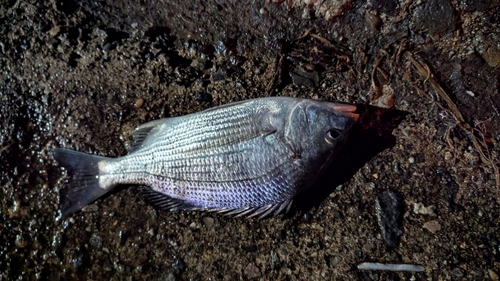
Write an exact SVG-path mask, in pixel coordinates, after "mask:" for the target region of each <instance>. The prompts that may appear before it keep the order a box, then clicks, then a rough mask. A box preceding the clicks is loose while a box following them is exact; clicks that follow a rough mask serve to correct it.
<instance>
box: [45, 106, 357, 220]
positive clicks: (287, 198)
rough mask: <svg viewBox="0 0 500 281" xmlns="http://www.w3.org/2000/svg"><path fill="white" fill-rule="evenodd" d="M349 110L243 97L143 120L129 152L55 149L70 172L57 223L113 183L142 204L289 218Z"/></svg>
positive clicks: (345, 129) (350, 121)
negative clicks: (129, 188)
mask: <svg viewBox="0 0 500 281" xmlns="http://www.w3.org/2000/svg"><path fill="white" fill-rule="evenodd" d="M355 111H356V106H355V105H349V104H341V103H332V102H326V101H317V100H311V99H303V98H292V97H268V98H257V99H250V100H244V101H239V102H234V103H229V104H225V105H221V106H216V107H213V108H209V109H207V110H204V111H200V112H196V113H192V114H188V115H184V116H179V117H171V118H164V119H159V120H154V121H150V122H148V123H145V124H143V125H141V126H139V127H137V128H136V129H135V130H134V132H133V135H132V144H131V148H130V150H129V153H128V154H127V155H125V156H122V157H117V158H110V157H104V156H98V155H93V154H86V153H82V152H78V151H74V150H70V149H64V148H54V149H53V150H52V155H53V158H54V159H55V160H56V161H57V162H58V163H59V165H60V166H62V167H63V168H64V169H65V170H66V172H67V175H68V176H69V177H70V179H68V181H67V182H68V183H69V184H68V186H67V187H66V188H63V189H62V190H61V191H60V199H59V205H60V213H61V216H62V217H67V216H70V215H72V214H74V213H76V212H78V211H80V210H81V209H82V208H83V207H85V206H86V205H88V204H90V203H93V202H94V201H95V200H97V199H98V198H99V197H101V196H103V195H105V194H107V193H109V192H110V191H111V190H112V189H113V188H114V187H115V186H117V185H138V186H140V187H141V188H139V191H140V193H141V195H142V196H143V197H144V198H145V199H146V201H147V202H148V203H150V204H151V205H153V206H154V207H156V208H159V209H166V210H172V211H173V210H200V211H212V212H219V213H223V214H226V215H232V216H234V217H248V218H251V217H255V218H258V219H260V218H264V217H266V216H268V215H271V214H272V215H274V216H275V215H277V214H279V213H282V212H283V211H284V210H286V212H288V210H289V208H290V206H291V203H292V201H293V198H294V196H296V195H297V194H299V193H300V192H303V191H304V190H307V188H308V187H310V186H311V185H312V184H313V183H314V181H315V180H316V179H317V177H318V176H319V175H320V174H321V173H322V172H323V171H324V170H325V167H327V166H328V164H330V163H331V161H332V160H333V158H334V156H335V155H336V154H337V153H338V151H339V150H340V148H341V147H342V146H343V144H344V143H345V141H346V139H347V137H348V134H349V131H350V129H351V128H352V126H353V125H354V124H355V123H356V121H357V119H358V117H359V115H358V114H357V113H355Z"/></svg>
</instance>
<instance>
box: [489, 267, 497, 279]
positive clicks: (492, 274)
mask: <svg viewBox="0 0 500 281" xmlns="http://www.w3.org/2000/svg"><path fill="white" fill-rule="evenodd" d="M488 275H489V276H490V279H491V280H493V281H498V274H497V273H496V272H495V271H493V270H491V269H488Z"/></svg>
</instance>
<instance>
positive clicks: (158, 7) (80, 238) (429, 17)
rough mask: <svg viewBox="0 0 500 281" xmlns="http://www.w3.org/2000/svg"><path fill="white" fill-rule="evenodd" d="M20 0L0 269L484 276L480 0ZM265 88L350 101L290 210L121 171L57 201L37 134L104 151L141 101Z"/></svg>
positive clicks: (10, 51) (218, 99) (4, 141)
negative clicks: (104, 183) (325, 163)
mask: <svg viewBox="0 0 500 281" xmlns="http://www.w3.org/2000/svg"><path fill="white" fill-rule="evenodd" d="M39 2H42V1H16V0H13V1H4V2H3V3H2V4H0V280H145V279H149V280H236V279H244V280H247V279H261V280H356V279H357V280H407V279H409V280H423V279H428V278H432V280H485V279H490V280H498V279H499V278H498V274H500V228H499V223H500V208H499V203H498V202H499V200H500V195H499V194H500V193H499V189H500V186H499V181H500V180H499V179H498V178H497V177H498V164H499V161H500V158H499V154H500V145H499V142H500V116H499V108H500V94H499V84H500V82H499V81H500V71H499V66H500V44H499V42H500V5H499V4H498V2H497V1H493V0H482V1H472V0H426V1H411V0H407V1H404V0H399V1H398V0H374V1H368V2H365V1H343V0H324V1H321V0H320V1H290V0H288V1H283V2H282V1H265V0H259V1H196V0H188V1H166V0H157V1H152V0H146V1H130V2H129V1H126V0H125V1H114V0H108V1H81V2H80V1H72V0H63V1H49V2H46V3H39ZM138 2H140V3H138ZM268 2H271V3H268ZM279 2H281V3H279ZM305 2H307V3H310V5H307V4H305ZM273 95H277V96H296V97H307V98H315V99H324V100H329V101H338V102H346V103H354V104H358V105H359V108H360V112H362V113H363V117H362V119H361V120H360V122H359V124H358V126H357V127H356V129H355V132H353V134H352V136H351V139H350V141H349V143H348V145H347V146H346V147H345V149H344V150H343V152H342V153H341V154H340V155H339V157H338V158H337V159H336V161H335V162H334V163H333V164H332V166H331V167H330V169H329V170H328V172H327V173H326V174H325V175H324V176H323V177H322V178H321V179H320V180H319V181H318V183H317V184H316V185H315V186H314V187H313V188H312V189H311V190H309V191H307V192H306V193H304V194H303V195H301V196H300V198H299V199H298V200H297V201H296V203H295V205H294V207H293V208H292V211H291V213H289V214H287V215H281V216H279V217H276V218H269V219H265V220H261V221H255V220H245V219H233V218H227V217H222V216H218V215H215V214H211V213H200V212H167V211H159V210H154V209H153V208H152V207H151V206H149V205H148V204H146V203H145V202H144V201H143V200H142V199H141V198H140V197H139V196H137V195H136V193H137V188H136V187H123V188H120V189H117V191H116V192H114V193H113V194H111V195H109V196H107V197H105V198H103V199H100V200H98V201H97V202H95V203H94V204H92V205H90V206H88V207H87V208H85V210H84V211H83V212H80V213H77V214H75V215H73V216H71V217H70V218H66V219H62V220H61V219H57V218H58V197H59V190H60V189H62V188H64V186H65V180H64V173H63V172H62V171H61V169H60V168H59V167H58V166H57V164H56V163H55V162H54V160H53V159H52V158H51V157H50V149H51V148H53V147H65V148H71V149H76V150H79V151H83V152H88V153H95V154H99V155H106V156H112V157H117V156H120V155H124V154H126V153H127V149H128V148H129V147H130V142H131V132H132V130H133V129H134V128H135V127H136V126H138V125H140V124H142V123H145V122H147V121H150V120H154V119H158V118H163V117H170V116H179V115H184V114H188V113H191V112H196V111H199V110H203V109H206V108H209V107H212V106H215V105H220V104H224V103H228V102H232V101H239V100H244V99H248V98H257V97H264V96H273ZM495 165H497V166H495ZM495 167H496V170H495ZM367 261H368V262H382V263H408V264H415V265H421V266H423V267H424V268H425V271H424V272H419V273H411V272H387V271H365V270H359V269H357V266H358V265H359V264H360V263H362V262H367Z"/></svg>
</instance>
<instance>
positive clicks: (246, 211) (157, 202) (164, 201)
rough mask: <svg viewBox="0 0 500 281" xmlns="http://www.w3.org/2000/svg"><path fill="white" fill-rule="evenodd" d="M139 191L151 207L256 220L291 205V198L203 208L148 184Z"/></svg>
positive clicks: (280, 211) (279, 211)
mask: <svg viewBox="0 0 500 281" xmlns="http://www.w3.org/2000/svg"><path fill="white" fill-rule="evenodd" d="M139 193H140V194H141V195H142V196H143V197H144V200H146V202H148V203H149V204H150V205H152V206H153V207H155V208H157V209H160V210H168V211H177V210H186V211H205V212H214V213H219V214H222V215H224V216H230V217H234V218H248V219H250V218H255V219H257V220H260V219H263V218H265V217H268V216H270V215H271V216H273V217H274V216H277V215H279V214H280V213H282V212H283V211H284V210H285V213H288V211H289V210H290V207H291V206H292V198H290V199H288V200H285V201H282V202H279V203H276V204H269V205H265V206H258V207H244V208H236V209H220V208H209V207H207V208H205V207H198V206H193V205H191V204H189V203H186V202H185V201H183V200H181V199H176V198H172V197H170V196H168V195H165V194H163V193H161V192H158V191H155V190H153V189H151V188H150V187H148V186H141V187H140V188H139Z"/></svg>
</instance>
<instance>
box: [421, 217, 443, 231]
mask: <svg viewBox="0 0 500 281" xmlns="http://www.w3.org/2000/svg"><path fill="white" fill-rule="evenodd" d="M422 227H423V228H425V229H427V230H429V231H430V232H431V233H432V234H434V233H436V232H438V231H440V230H441V224H440V223H439V222H438V221H437V220H432V221H428V222H426V223H424V224H423V225H422Z"/></svg>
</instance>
